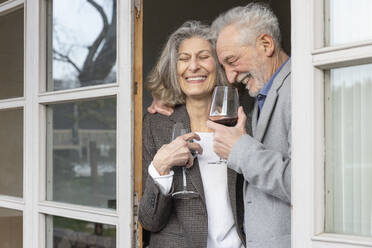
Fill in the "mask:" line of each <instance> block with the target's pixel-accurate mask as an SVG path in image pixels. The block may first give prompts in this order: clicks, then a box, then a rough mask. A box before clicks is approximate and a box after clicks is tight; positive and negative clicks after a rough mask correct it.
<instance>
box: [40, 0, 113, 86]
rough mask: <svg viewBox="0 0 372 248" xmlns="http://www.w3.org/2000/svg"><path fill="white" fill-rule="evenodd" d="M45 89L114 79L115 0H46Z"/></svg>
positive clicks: (100, 82)
mask: <svg viewBox="0 0 372 248" xmlns="http://www.w3.org/2000/svg"><path fill="white" fill-rule="evenodd" d="M48 4H49V8H48V10H49V12H50V13H49V18H48V30H49V32H48V42H47V43H48V49H47V51H48V55H47V57H48V59H47V61H48V63H47V64H48V65H47V67H48V72H47V91H54V90H63V89H71V88H79V87H84V86H91V85H99V84H108V83H115V82H116V81H117V77H116V67H117V66H116V0H96V1H85V0H48Z"/></svg>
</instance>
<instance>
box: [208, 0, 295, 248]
mask: <svg viewBox="0 0 372 248" xmlns="http://www.w3.org/2000/svg"><path fill="white" fill-rule="evenodd" d="M212 30H213V31H214V32H215V35H216V39H217V41H216V50H217V55H218V59H219V61H220V63H221V64H222V66H223V67H224V69H225V72H226V76H227V78H228V80H229V82H230V83H233V82H241V83H243V84H245V85H246V88H247V89H248V90H249V94H250V95H251V96H252V97H255V98H256V101H255V107H254V109H253V114H252V132H253V135H252V136H250V135H248V134H247V133H246V130H245V122H246V116H245V114H244V112H243V111H242V108H241V107H240V109H239V119H238V123H237V125H236V126H235V127H226V126H223V125H220V124H217V123H214V122H211V121H208V123H207V125H208V127H209V128H211V129H213V130H214V150H215V152H216V153H217V154H218V155H219V156H221V157H222V158H225V159H227V160H228V167H230V168H232V169H234V170H235V171H237V172H238V173H241V174H243V176H244V179H245V182H244V210H245V213H244V225H245V233H246V241H247V243H246V244H247V247H259V248H289V247H290V246H291V211H290V209H291V77H290V70H291V64H290V59H289V58H288V56H287V54H286V53H285V52H284V51H283V50H282V48H281V46H280V41H281V38H280V30H279V23H278V20H277V17H276V16H275V15H274V13H273V12H272V11H271V10H270V8H269V7H267V6H266V5H263V4H258V3H251V4H248V5H247V6H245V7H236V8H233V9H231V10H229V11H227V12H226V13H224V14H222V15H220V16H219V17H218V18H217V19H216V20H215V21H214V22H213V24H212Z"/></svg>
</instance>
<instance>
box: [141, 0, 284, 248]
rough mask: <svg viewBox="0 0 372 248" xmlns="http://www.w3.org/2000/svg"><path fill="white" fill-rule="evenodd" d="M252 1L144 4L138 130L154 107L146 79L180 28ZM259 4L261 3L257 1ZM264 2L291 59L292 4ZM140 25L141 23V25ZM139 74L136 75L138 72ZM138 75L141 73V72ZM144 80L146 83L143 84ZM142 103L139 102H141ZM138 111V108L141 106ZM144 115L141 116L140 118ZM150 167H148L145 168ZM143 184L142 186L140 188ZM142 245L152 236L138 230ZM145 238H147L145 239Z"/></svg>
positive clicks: (150, 1) (190, 0)
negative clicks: (279, 30) (187, 23)
mask: <svg viewBox="0 0 372 248" xmlns="http://www.w3.org/2000/svg"><path fill="white" fill-rule="evenodd" d="M249 2H251V1H244V0H228V1H227V0H225V1H214V0H203V1H200V0H188V1H185V0H183V1H174V0H162V1H153V0H143V2H142V3H141V4H142V5H141V7H140V8H141V9H142V10H143V11H141V13H140V23H139V25H140V26H141V29H140V32H137V34H142V36H141V37H142V39H141V38H140V39H139V40H136V41H135V46H137V47H142V49H141V50H140V51H139V53H136V54H135V60H136V58H138V56H142V63H141V66H140V67H136V69H135V70H139V72H140V73H139V74H140V76H137V78H139V82H138V86H139V87H140V89H139V90H138V94H140V96H142V98H141V100H140V101H139V102H141V103H142V109H141V110H142V113H141V114H139V113H140V111H135V115H137V118H136V120H137V123H135V126H136V127H138V126H140V127H141V126H142V123H141V121H142V115H143V114H145V113H146V112H147V107H149V106H150V105H151V102H152V97H151V95H150V93H149V92H148V91H147V90H146V78H147V76H148V74H149V73H150V71H151V69H152V68H153V66H154V65H155V63H156V61H157V59H158V57H159V56H160V53H161V50H162V48H163V46H164V44H165V42H166V41H167V39H168V37H169V35H170V34H171V33H172V32H173V31H175V30H176V29H177V28H178V27H179V26H180V25H182V24H183V23H184V22H185V21H187V20H199V21H202V22H203V23H205V24H211V23H212V21H213V20H214V19H215V18H216V17H217V16H218V15H219V14H221V13H223V12H224V11H226V10H228V9H230V8H232V7H235V6H244V5H246V4H248V3H249ZM256 2H257V1H256ZM260 2H265V3H267V4H269V5H270V7H271V8H272V9H273V11H274V13H275V14H276V16H277V17H278V19H279V23H280V29H281V34H282V47H283V49H284V50H285V52H286V53H287V54H288V55H290V54H291V53H290V51H291V43H290V42H291V29H290V27H291V11H290V0H283V1H274V0H261V1H260ZM137 24H138V23H137ZM135 74H136V72H135ZM137 74H138V71H137ZM142 78H143V83H141V82H142ZM241 99H242V101H243V102H244V103H243V104H244V105H245V106H248V107H247V108H246V109H245V111H246V112H247V111H249V108H250V106H252V103H253V101H252V99H251V98H250V97H249V96H248V94H247V92H245V94H243V97H242V95H241ZM137 103H138V102H137ZM137 107H138V106H137ZM138 115H141V116H138ZM136 130H137V132H136V134H135V137H136V138H135V139H136V140H135V146H136V147H137V153H136V154H137V155H138V154H139V153H140V152H138V149H139V147H140V146H139V143H141V142H142V140H141V139H142V135H141V133H140V128H139V129H136ZM135 160H137V161H136V162H135V182H136V185H135V189H137V194H138V195H141V191H142V181H141V180H140V178H142V175H140V173H141V172H142V163H141V161H138V160H141V157H140V156H137V157H136V159H135ZM143 166H148V165H145V164H144V165H143ZM138 184H140V185H138ZM138 234H139V235H138V236H137V237H136V238H138V239H139V240H140V242H139V243H142V244H141V245H140V246H141V247H146V245H147V244H148V239H149V236H148V234H147V233H146V232H143V233H142V230H138ZM142 234H143V235H142Z"/></svg>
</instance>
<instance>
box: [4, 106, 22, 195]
mask: <svg viewBox="0 0 372 248" xmlns="http://www.w3.org/2000/svg"><path fill="white" fill-rule="evenodd" d="M0 137H1V139H0V148H1V149H0V194H3V195H9V196H16V197H22V192H23V188H22V187H23V110H22V109H11V110H0Z"/></svg>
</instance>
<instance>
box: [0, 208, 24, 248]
mask: <svg viewBox="0 0 372 248" xmlns="http://www.w3.org/2000/svg"><path fill="white" fill-rule="evenodd" d="M22 221H23V218H22V212H20V211H16V210H10V209H6V208H0V247H4V248H7V247H9V248H10V247H11V248H22V239H23V226H22Z"/></svg>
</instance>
